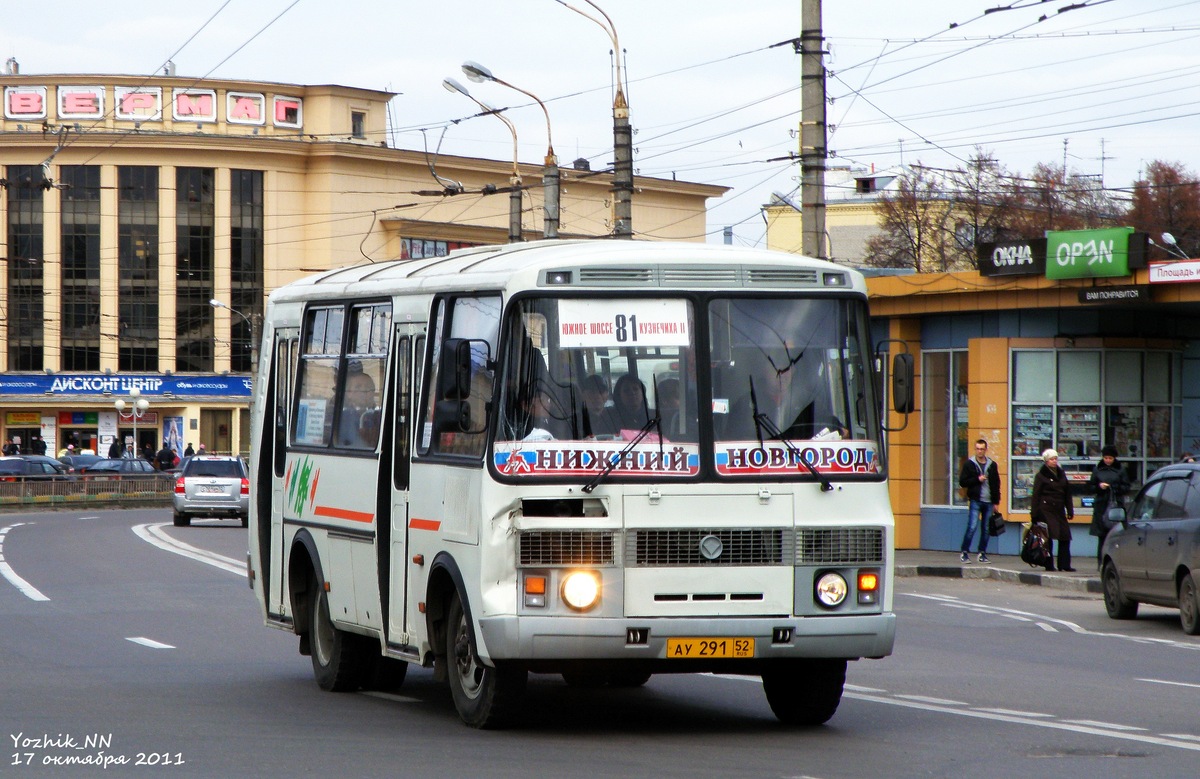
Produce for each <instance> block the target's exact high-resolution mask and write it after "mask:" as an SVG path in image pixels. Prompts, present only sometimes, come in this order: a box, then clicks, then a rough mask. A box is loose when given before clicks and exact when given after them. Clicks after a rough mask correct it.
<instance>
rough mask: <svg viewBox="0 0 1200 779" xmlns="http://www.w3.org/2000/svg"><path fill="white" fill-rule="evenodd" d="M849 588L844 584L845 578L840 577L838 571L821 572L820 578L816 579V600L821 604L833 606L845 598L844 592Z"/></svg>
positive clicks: (839, 603)
mask: <svg viewBox="0 0 1200 779" xmlns="http://www.w3.org/2000/svg"><path fill="white" fill-rule="evenodd" d="M849 590H850V588H849V587H848V586H847V585H846V580H845V579H844V578H842V575H841V574H840V573H834V572H833V571H830V572H829V573H825V574H821V578H819V579H817V586H816V596H817V601H818V602H819V603H820V604H821V605H822V606H827V607H829V608H833V607H834V606H839V605H841V603H842V601H844V600H845V599H846V593H847V592H849Z"/></svg>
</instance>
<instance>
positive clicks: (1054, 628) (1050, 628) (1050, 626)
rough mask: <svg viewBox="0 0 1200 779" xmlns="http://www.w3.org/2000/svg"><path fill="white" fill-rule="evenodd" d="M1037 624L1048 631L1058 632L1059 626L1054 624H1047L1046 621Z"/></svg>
mask: <svg viewBox="0 0 1200 779" xmlns="http://www.w3.org/2000/svg"><path fill="white" fill-rule="evenodd" d="M1036 624H1037V626H1038V627H1039V628H1041V629H1042V630H1044V631H1046V632H1047V633H1057V632H1058V628H1056V627H1054V626H1053V625H1047V624H1046V623H1045V622H1038V623H1036Z"/></svg>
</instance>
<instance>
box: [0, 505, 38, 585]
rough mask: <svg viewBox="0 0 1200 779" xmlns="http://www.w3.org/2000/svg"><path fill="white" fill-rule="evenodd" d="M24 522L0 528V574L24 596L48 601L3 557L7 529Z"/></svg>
mask: <svg viewBox="0 0 1200 779" xmlns="http://www.w3.org/2000/svg"><path fill="white" fill-rule="evenodd" d="M24 524H27V523H25V522H16V523H14V524H12V525H8V526H6V527H3V528H0V576H3V577H4V578H5V579H7V580H8V583H9V584H11V585H12V586H14V587H16V588H17V591H18V592H20V593H21V594H22V595H24V596H25V597H26V598H29V599H30V600H35V601H48V600H50V599H49V598H47V597H46V596H45V595H43V594H42V593H41V592H40V591H39V590H38V588H37V587H34V586H33V585H32V584H30V583H29V582H27V581H25V580H24V579H22V578H21V577H20V576H18V575H17V572H16V571H14V570H13V569H12V566H11V565H9V564H8V561H7V560H5V559H4V537H5V536H6V535H8V531H9V530H12V529H13V528H14V527H20V526H21V525H24Z"/></svg>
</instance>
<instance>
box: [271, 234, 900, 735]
mask: <svg viewBox="0 0 1200 779" xmlns="http://www.w3.org/2000/svg"><path fill="white" fill-rule="evenodd" d="M870 342H871V338H870V330H869V322H868V316H867V296H866V287H865V284H864V282H863V278H862V276H861V275H860V274H859V273H857V272H855V271H853V270H849V269H847V268H844V267H841V266H837V265H833V264H831V263H827V262H822V261H816V260H811V259H805V258H802V257H797V256H793V255H786V254H778V253H773V252H765V251H759V250H741V249H734V248H730V247H720V246H709V245H704V244H681V243H642V242H634V241H555V242H537V243H524V244H511V245H507V246H492V247H483V248H474V249H466V250H462V251H456V252H452V253H450V254H448V255H446V256H443V257H436V258H426V259H421V260H408V261H395V262H381V263H375V264H366V265H358V266H354V267H347V268H343V269H339V270H332V271H328V272H325V273H323V274H320V275H316V276H313V277H311V278H308V279H305V280H302V281H299V282H296V283H294V284H289V285H287V286H285V287H283V288H281V289H279V290H277V291H275V292H274V293H273V294H272V295H271V296H270V299H269V301H268V305H267V309H266V317H265V323H264V332H263V342H262V347H263V348H262V355H263V356H262V360H261V364H260V366H259V380H258V381H257V383H256V386H255V399H254V421H253V428H252V430H253V432H252V438H253V447H252V453H251V471H252V473H251V478H250V481H251V509H250V511H251V521H250V553H249V573H250V581H251V586H252V587H253V588H254V590H255V593H256V595H257V597H258V600H259V603H260V605H261V608H262V613H263V617H264V619H265V621H266V624H267V625H269V626H272V627H276V628H281V629H283V630H287V631H291V632H293V633H295V634H297V635H298V636H299V637H300V652H301V654H305V655H311V658H312V666H313V670H314V673H315V675H316V679H317V682H318V684H319V685H320V686H321V687H322V688H324V689H326V690H357V689H364V688H368V689H370V688H375V689H394V688H396V687H398V686H399V685H400V684H401V683H402V682H403V679H404V676H405V672H406V669H407V667H408V664H409V663H414V664H418V665H422V666H426V667H432V668H433V669H434V675H435V677H437V678H443V679H446V680H448V682H449V686H450V690H451V694H452V697H453V700H454V703H455V706H456V708H457V710H458V713H459V714H460V716H461V717H462V719H463V721H465V722H466V723H467V724H468V725H472V726H475V727H494V726H498V725H502V724H504V723H506V722H508V721H510V720H511V719H512V718H514V717H515V716H517V714H518V712H519V705H520V701H521V698H522V695H523V693H524V691H525V687H526V682H527V679H528V676H529V674H531V673H534V674H560V675H561V676H562V679H563V680H565V682H566V683H567V684H571V685H610V686H618V687H620V686H636V685H641V684H644V683H645V682H646V681H647V680H648V679H649V678H650V677H651V675H653V674H660V673H680V672H686V673H694V672H720V673H728V674H751V675H757V676H761V678H762V682H763V688H764V690H765V692H766V697H767V701H768V702H769V704H770V707H771V709H772V710H773V711H774V713H775V714H776V716H777V717H778V718H779V719H780V720H782V721H784V722H786V723H792V724H800V725H815V724H820V723H823V722H825V721H826V720H828V719H829V717H831V716H832V715H833V714H834V712H835V710H836V709H837V706H838V703H839V702H840V700H841V696H842V688H843V684H844V681H845V674H846V664H847V661H848V660H856V659H859V658H880V657H884V656H886V655H888V654H890V653H891V651H892V644H893V640H894V636H895V615H894V614H893V613H892V584H893V556H892V549H893V546H894V543H893V528H894V526H893V519H892V512H891V508H890V505H889V501H888V485H887V481H886V470H885V464H884V462H883V453H884V447H883V441H882V435H883V432H882V431H883V426H882V422H881V413H882V408H881V402H880V400H879V393H880V387H879V386H877V381H876V377H877V375H878V374H877V369H876V366H875V359H876V358H875V355H874V354H873V353H872V349H871V343H870ZM897 364H898V366H899V367H898V370H899V373H898V375H896V376H895V377H894V381H896V386H897V387H900V388H901V389H905V388H910V387H911V378H912V377H911V361H909V362H908V363H907V364H904V363H903V362H899V361H898V363H897ZM898 394H900V393H898ZM894 401H895V402H899V403H900V404H901V405H902V406H903V405H905V404H906V403H911V399H908V400H907V401H905V400H902V399H901V398H899V397H898V398H895V399H894ZM899 410H902V411H903V410H906V409H904V408H899Z"/></svg>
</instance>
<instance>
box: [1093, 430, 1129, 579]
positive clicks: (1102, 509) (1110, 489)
mask: <svg viewBox="0 0 1200 779" xmlns="http://www.w3.org/2000/svg"><path fill="white" fill-rule="evenodd" d="M1100 454H1101V457H1100V462H1098V463H1096V467H1095V469H1093V470H1092V476H1091V478H1090V479H1088V484H1090V485H1091V487H1092V489H1094V490H1095V491H1096V500H1095V501H1093V502H1092V526H1091V528H1089V529H1088V532H1089V533H1091V534H1092V535H1094V536H1096V537H1097V539H1099V540H1098V541H1097V542H1096V567H1097V568H1099V567H1100V563H1101V560H1102V558H1101V557H1100V555H1101V553H1102V552H1103V551H1104V539H1105V538H1106V537H1107V536H1108V532H1109V531H1110V530H1112V526H1111V525H1110V524H1108V522H1107V517H1106V514H1107V513H1108V509H1109V508H1115V507H1117V506H1120V505H1121V500H1122V499H1123V498H1124V497H1125V493H1126V492H1128V491H1129V477H1128V476H1126V475H1125V469H1124V468H1123V467H1122V466H1121V464H1120V463H1119V462H1117V447H1115V446H1106V447H1104V449H1102V450H1101V451H1100Z"/></svg>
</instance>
